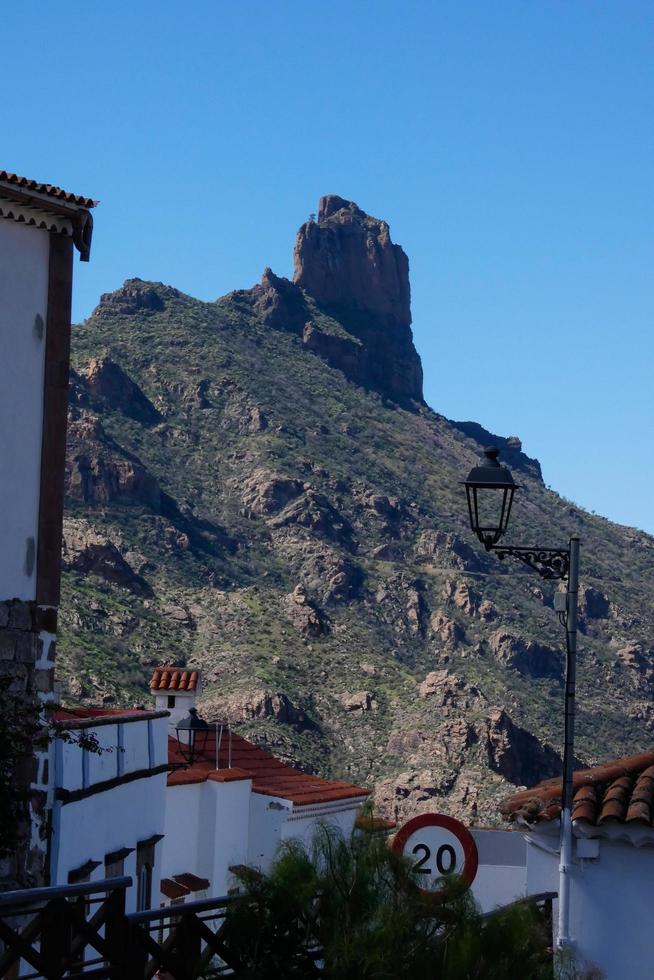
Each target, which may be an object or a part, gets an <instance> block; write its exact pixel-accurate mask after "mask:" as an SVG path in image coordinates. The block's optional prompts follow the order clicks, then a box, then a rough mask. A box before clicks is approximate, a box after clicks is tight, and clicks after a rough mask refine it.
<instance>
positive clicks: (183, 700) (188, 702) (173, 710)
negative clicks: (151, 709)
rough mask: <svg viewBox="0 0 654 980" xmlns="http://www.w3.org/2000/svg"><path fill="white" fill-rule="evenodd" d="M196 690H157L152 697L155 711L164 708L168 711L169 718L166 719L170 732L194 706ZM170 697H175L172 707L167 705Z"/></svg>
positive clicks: (186, 716)
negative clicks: (153, 697)
mask: <svg viewBox="0 0 654 980" xmlns="http://www.w3.org/2000/svg"><path fill="white" fill-rule="evenodd" d="M197 696H198V691H197V690H196V691H161V692H160V691H157V693H156V695H155V699H154V703H155V707H156V709H157V711H159V710H165V711H169V712H170V718H169V719H168V728H169V729H170V731H171V734H173V735H174V734H175V733H174V728H175V725H176V724H177V723H178V722H180V721H181V720H182V719H183V718H188V713H189V711H190V709H191V708H194V707H195V703H196V701H197ZM170 697H174V698H175V704H174V706H173V707H168V700H169V698H170Z"/></svg>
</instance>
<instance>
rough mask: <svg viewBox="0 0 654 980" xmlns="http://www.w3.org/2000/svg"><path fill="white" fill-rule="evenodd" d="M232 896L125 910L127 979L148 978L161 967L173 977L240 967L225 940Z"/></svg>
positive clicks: (190, 979) (229, 972)
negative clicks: (151, 909)
mask: <svg viewBox="0 0 654 980" xmlns="http://www.w3.org/2000/svg"><path fill="white" fill-rule="evenodd" d="M229 902H230V899H229V898H227V897H222V898H207V899H204V900H201V901H198V902H188V903H185V904H183V905H170V906H167V907H166V908H163V909H157V910H153V911H149V912H132V913H131V914H130V915H128V916H127V917H126V918H127V923H128V927H129V928H128V932H129V949H128V956H127V960H128V962H127V963H126V969H127V972H125V974H124V976H125V980H144V978H145V980H150V978H151V977H153V976H154V975H155V974H156V973H157V972H158V971H159V970H162V971H165V972H166V973H168V974H170V976H171V977H174V978H175V980H196V978H197V977H199V976H201V975H202V974H203V973H204V972H205V971H207V970H209V969H210V970H211V976H217V977H218V976H233V975H234V973H235V972H236V970H237V968H238V963H237V962H236V961H235V960H234V958H233V954H230V952H229V951H228V950H227V949H226V948H225V946H224V944H223V933H224V929H225V910H226V908H227V906H228V905H229Z"/></svg>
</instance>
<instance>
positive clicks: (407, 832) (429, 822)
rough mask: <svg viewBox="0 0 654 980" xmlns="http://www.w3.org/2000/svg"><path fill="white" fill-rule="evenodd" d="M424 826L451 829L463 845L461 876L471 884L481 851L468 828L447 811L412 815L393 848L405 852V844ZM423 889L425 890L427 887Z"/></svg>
mask: <svg viewBox="0 0 654 980" xmlns="http://www.w3.org/2000/svg"><path fill="white" fill-rule="evenodd" d="M423 827H444V828H445V830H449V831H450V833H451V834H454V836H455V837H456V838H457V840H458V841H459V843H460V844H461V846H462V847H463V856H464V864H463V873H462V875H461V877H462V878H463V879H464V881H467V882H468V884H469V885H471V884H472V883H473V881H474V880H475V877H476V875H477V868H478V867H479V852H478V851H477V845H476V844H475V839H474V837H473V836H472V834H471V833H470V831H469V830H468V828H467V827H464V825H463V824H462V823H461V822H460V821H459V820H455V819H454V817H448V816H447V815H446V814H445V813H421V814H420V815H419V816H417V817H412V818H411V820H407V822H406V823H405V824H404V825H403V826H402V827H400V829H399V830H398V832H397V834H396V835H395V837H394V838H393V843H392V845H391V846H392V848H393V850H394V851H395V852H396V853H397V854H403V853H404V845H405V844H406V842H407V841H408V839H409V837H410V836H411V834H415V832H416V830H422V828H423ZM421 890H423V891H424V890H426V889H421Z"/></svg>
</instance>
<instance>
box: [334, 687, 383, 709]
mask: <svg viewBox="0 0 654 980" xmlns="http://www.w3.org/2000/svg"><path fill="white" fill-rule="evenodd" d="M338 700H339V702H340V704H341V706H342V707H343V708H345V710H346V711H360V712H362V713H363V712H364V711H377V709H378V708H379V703H378V702H377V699H376V698H375V695H374V693H373V692H372V691H354V692H349V691H346V692H345V693H344V694H341V695H340V697H339V699H338Z"/></svg>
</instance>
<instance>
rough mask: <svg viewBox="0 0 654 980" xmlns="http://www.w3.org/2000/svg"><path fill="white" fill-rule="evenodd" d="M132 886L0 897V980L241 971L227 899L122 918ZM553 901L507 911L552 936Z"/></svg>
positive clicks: (104, 884) (531, 899)
mask: <svg viewBox="0 0 654 980" xmlns="http://www.w3.org/2000/svg"><path fill="white" fill-rule="evenodd" d="M131 885H132V879H131V878H129V877H123V878H108V879H105V880H104V881H97V882H91V883H85V884H78V885H64V886H61V887H54V888H36V889H30V890H26V891H15V892H5V893H4V894H0V978H2V980H14V978H18V977H20V980H37V978H44V980H68V978H71V980H72V978H83V980H87V978H89V980H91V978H93V980H105V978H116V980H151V978H153V977H155V975H159V972H160V971H161V975H162V976H164V977H172V978H174V980H197V978H198V977H201V976H203V975H205V974H209V973H210V975H211V976H215V977H220V976H238V973H239V963H238V962H236V960H235V958H234V954H233V952H231V951H230V950H229V949H228V948H227V947H226V946H225V943H224V933H225V914H226V910H227V908H228V906H229V904H230V901H231V899H230V898H229V897H226V896H223V897H220V898H208V899H205V900H203V901H199V902H189V903H188V904H180V905H169V906H166V907H165V908H161V909H152V910H149V911H146V912H131V913H129V914H126V913H125V891H126V889H127V888H129V887H131ZM555 898H556V892H543V893H542V894H538V895H528V896H526V897H525V898H521V899H519V900H518V901H517V902H514V903H512V904H513V905H520V904H532V905H535V906H537V908H538V909H539V911H540V913H541V915H542V916H543V918H544V920H545V923H546V924H547V929H548V932H549V935H551V929H552V901H553V899H555ZM511 907H512V906H505V907H504V908H511ZM503 910H504V909H501V908H500V909H496V910H494V911H493V912H489V913H487V914H486V916H484V918H486V917H487V916H492V915H497V914H499V913H501V912H502V911H503ZM319 956H320V954H319V953H318V952H316V958H319Z"/></svg>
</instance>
